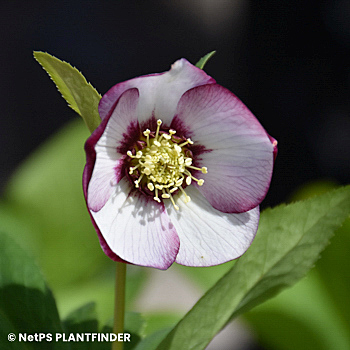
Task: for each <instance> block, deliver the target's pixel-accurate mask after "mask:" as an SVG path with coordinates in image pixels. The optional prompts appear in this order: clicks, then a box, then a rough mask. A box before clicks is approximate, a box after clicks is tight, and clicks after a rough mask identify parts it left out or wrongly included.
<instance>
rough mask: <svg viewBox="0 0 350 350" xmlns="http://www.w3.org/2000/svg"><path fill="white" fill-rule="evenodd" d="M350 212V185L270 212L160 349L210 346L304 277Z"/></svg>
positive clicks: (262, 218) (192, 348)
mask: <svg viewBox="0 0 350 350" xmlns="http://www.w3.org/2000/svg"><path fill="white" fill-rule="evenodd" d="M349 213H350V186H347V187H344V188H341V189H338V190H335V191H331V192H329V193H326V194H324V195H321V196H318V197H314V198H311V199H308V200H306V201H303V202H297V203H294V204H290V205H287V206H284V205H282V206H279V207H277V208H275V209H268V210H266V211H265V212H264V213H263V214H262V215H261V220H260V226H259V231H258V234H257V237H256V239H255V241H254V242H253V244H252V246H251V247H250V248H249V250H248V252H247V253H246V254H245V255H243V257H242V258H240V259H239V260H238V261H237V263H236V264H235V265H234V266H233V268H232V269H231V270H230V271H229V272H228V273H227V274H226V275H225V276H224V277H223V278H221V279H220V280H219V281H218V283H216V285H214V287H213V288H211V289H210V290H209V291H208V292H207V293H206V294H205V295H204V296H203V297H202V298H201V299H200V300H199V301H198V302H197V304H196V305H195V306H194V307H193V308H192V309H191V310H190V311H189V312H188V313H187V315H186V316H185V317H184V318H183V319H182V320H181V321H180V322H179V323H178V324H177V325H176V327H175V328H174V329H173V330H172V331H171V332H170V333H169V334H168V336H167V337H166V338H165V339H164V341H163V342H162V343H161V344H160V345H159V346H158V347H157V350H165V349H167V350H169V349H173V350H175V349H191V350H194V349H204V348H205V346H206V345H207V344H208V343H209V342H210V340H211V339H212V338H213V337H214V336H215V335H216V334H217V333H218V332H219V331H220V330H221V329H222V328H223V327H224V326H225V325H226V324H227V323H228V322H229V321H230V320H231V319H232V318H234V317H235V316H237V315H238V314H240V313H242V312H245V311H248V310H250V309H251V308H252V307H254V306H256V305H258V304H259V303H262V302H263V301H265V300H267V299H269V298H271V297H272V296H274V295H276V294H277V293H278V292H280V291H281V290H282V289H284V288H286V287H288V286H291V285H293V284H294V283H295V282H297V281H298V280H299V279H300V278H301V277H303V276H304V275H305V274H306V272H307V271H309V270H310V268H311V267H313V265H314V264H315V262H316V260H317V259H318V258H319V254H320V252H321V251H322V250H323V249H324V248H325V246H326V245H327V244H328V241H329V239H330V237H331V236H332V235H333V234H334V232H335V230H336V229H337V228H338V227H340V226H341V224H342V223H343V222H344V220H345V219H346V218H347V217H348V216H349Z"/></svg>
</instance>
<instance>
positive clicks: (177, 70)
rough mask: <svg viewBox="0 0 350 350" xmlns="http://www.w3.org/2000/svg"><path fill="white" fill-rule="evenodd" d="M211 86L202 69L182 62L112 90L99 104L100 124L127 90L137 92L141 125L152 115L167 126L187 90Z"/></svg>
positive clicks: (124, 83) (209, 79)
mask: <svg viewBox="0 0 350 350" xmlns="http://www.w3.org/2000/svg"><path fill="white" fill-rule="evenodd" d="M213 83H215V80H214V79H213V78H211V77H210V76H209V75H207V74H206V73H205V72H204V71H203V70H202V69H199V68H197V67H195V66H193V65H192V64H191V63H189V62H188V61H187V60H186V59H184V58H182V59H180V60H178V61H176V62H175V63H174V64H173V65H172V66H171V69H170V70H169V71H167V72H165V73H159V74H150V75H145V76H142V77H138V78H134V79H131V80H128V81H125V82H123V83H119V84H117V85H115V86H113V87H112V88H111V89H110V90H109V91H108V92H107V93H106V94H105V95H103V97H102V99H101V101H100V104H99V113H100V117H101V119H102V120H103V119H105V118H108V117H109V115H110V114H111V113H112V111H113V109H114V108H115V106H116V101H117V100H118V99H119V97H120V95H121V94H122V93H123V92H124V91H126V90H128V89H130V88H137V89H138V90H139V92H140V100H139V105H138V119H139V122H140V123H144V122H146V121H147V120H148V119H149V118H150V117H151V116H152V115H153V116H154V117H155V118H156V119H161V120H162V121H163V123H164V124H166V125H169V124H170V122H171V120H172V118H173V116H174V113H175V110H176V106H177V103H178V102H179V99H180V98H181V96H182V95H183V94H184V93H185V92H186V91H187V90H189V89H191V88H193V87H195V86H200V85H203V84H213Z"/></svg>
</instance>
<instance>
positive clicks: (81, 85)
mask: <svg viewBox="0 0 350 350" xmlns="http://www.w3.org/2000/svg"><path fill="white" fill-rule="evenodd" d="M34 57H35V59H36V60H37V61H38V62H39V63H40V64H41V65H42V67H43V68H44V69H45V71H46V72H47V73H48V74H49V76H50V77H51V79H52V80H53V81H54V83H55V84H56V86H57V88H58V90H59V91H60V92H61V94H62V97H63V98H64V99H65V100H66V101H67V102H68V105H69V107H71V108H72V109H73V110H74V111H75V112H77V113H78V114H79V115H80V116H81V117H82V118H83V120H84V122H85V124H86V126H87V127H88V128H89V130H90V132H93V131H94V130H95V129H96V128H97V127H98V126H99V125H100V123H101V119H100V116H99V114H98V103H99V101H100V99H101V95H100V94H99V93H98V92H97V91H96V89H95V88H94V87H93V86H92V85H91V84H90V83H88V82H87V81H86V79H85V78H84V76H83V75H82V74H81V73H80V72H79V71H78V70H77V69H76V68H74V67H72V66H71V65H70V64H69V63H67V62H64V61H61V60H59V59H58V58H56V57H54V56H51V55H49V54H48V53H46V52H39V51H36V52H34Z"/></svg>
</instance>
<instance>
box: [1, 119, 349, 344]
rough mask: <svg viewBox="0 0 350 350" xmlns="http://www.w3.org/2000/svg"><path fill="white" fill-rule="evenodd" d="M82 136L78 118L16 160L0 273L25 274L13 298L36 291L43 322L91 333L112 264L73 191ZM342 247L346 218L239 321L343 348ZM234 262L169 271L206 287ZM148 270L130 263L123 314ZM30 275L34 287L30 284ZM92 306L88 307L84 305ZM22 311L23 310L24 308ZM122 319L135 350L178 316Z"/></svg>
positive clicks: (277, 340) (282, 336) (107, 294)
mask: <svg viewBox="0 0 350 350" xmlns="http://www.w3.org/2000/svg"><path fill="white" fill-rule="evenodd" d="M88 136H89V131H88V130H86V127H85V126H84V125H83V123H81V122H80V121H78V120H77V121H73V122H71V123H69V124H67V125H66V126H65V127H64V128H63V129H62V130H60V131H59V132H58V133H57V134H56V135H54V136H53V137H52V138H50V139H49V140H47V141H46V142H45V143H44V144H43V145H42V146H41V147H40V148H39V149H38V150H37V151H36V152H34V153H33V154H32V155H31V156H30V157H29V158H28V159H27V160H26V161H25V162H23V164H21V166H20V167H19V168H18V170H17V171H16V172H15V174H14V175H13V177H12V178H11V180H10V182H9V184H8V187H7V189H6V191H5V195H4V198H3V199H2V200H1V202H0V231H2V232H4V235H2V236H0V237H2V238H1V239H2V240H3V241H2V242H1V245H0V249H1V257H2V260H1V262H2V265H0V266H1V274H0V278H2V281H4V278H5V277H6V274H4V271H7V272H9V271H10V272H11V271H12V272H13V273H14V275H15V271H22V272H23V271H24V272H23V273H26V276H27V277H26V279H25V281H23V280H21V279H19V280H18V281H19V282H18V283H19V284H23V286H24V287H22V288H24V289H23V290H22V291H15V294H14V295H17V296H18V298H17V299H19V300H21V299H22V296H23V293H25V294H26V295H30V293H31V292H30V289H33V288H34V290H36V291H37V292H35V294H36V296H35V298H36V300H37V302H39V301H40V303H42V306H43V307H44V308H46V311H47V312H49V313H50V315H46V316H45V317H51V318H52V317H53V321H50V322H51V323H52V322H53V323H52V324H53V326H52V327H58V328H57V329H60V327H66V328H67V329H75V328H74V327H78V328H79V327H84V324H86V325H90V326H89V327H92V324H94V326H93V328H94V329H98V328H96V327H98V326H97V325H98V324H105V323H106V321H107V320H108V319H109V318H110V317H111V316H112V310H113V307H112V306H111V303H112V300H113V290H114V263H113V262H112V261H111V260H110V259H108V258H107V257H106V256H105V255H104V254H103V252H102V250H101V248H100V246H99V243H98V239H97V235H96V233H95V230H94V229H93V227H92V225H91V222H90V217H89V215H88V212H87V209H86V205H85V201H84V196H83V191H82V185H81V177H82V171H83V167H84V164H85V154H84V150H83V144H84V142H85V140H86V139H87V137H88ZM334 187H336V186H335V185H334V184H332V183H331V182H320V183H316V184H315V183H314V184H310V185H308V186H306V187H305V188H302V189H300V191H299V192H297V193H296V194H295V196H294V197H293V198H292V199H293V200H297V199H305V198H307V197H310V196H313V195H316V194H321V193H325V192H327V191H328V190H330V189H332V188H334ZM264 215H265V214H264ZM5 233H6V234H5ZM4 237H5V238H4ZM13 241H15V242H17V243H13ZM349 245H350V223H349V220H348V221H346V223H345V224H344V225H343V226H342V228H340V229H339V230H338V231H337V232H336V235H335V237H334V238H333V239H332V244H331V245H330V246H328V247H327V249H326V250H325V252H324V253H323V258H322V259H321V260H320V261H319V262H318V263H317V266H316V269H314V270H313V271H312V273H311V274H309V275H308V277H307V278H305V279H304V280H302V281H301V282H299V283H298V284H297V285H296V286H295V287H294V288H291V289H289V290H287V291H285V292H283V293H281V294H280V295H279V296H277V297H276V298H274V299H272V300H270V301H268V302H266V303H264V304H262V305H260V306H258V307H256V308H255V309H254V310H253V311H251V312H249V313H248V314H247V316H246V319H247V321H248V322H249V323H250V325H251V326H252V327H253V329H254V331H255V332H256V334H257V338H258V339H259V340H260V341H261V342H262V343H263V344H264V345H265V346H267V347H268V348H269V349H270V348H271V349H282V350H283V349H296V348H297V349H301V350H303V349H310V348H319V349H331V348H332V349H333V348H334V349H335V348H336V349H344V350H345V349H347V347H349V344H350V340H349V334H350V329H349V324H350V305H349V303H347V302H344V300H345V301H346V300H347V297H348V295H349V293H350V287H349V278H348V272H347V267H348V266H349V254H348V251H349ZM5 247H9V248H6V249H5ZM11 247H12V248H11ZM252 247H253V246H252ZM23 248H24V250H26V251H29V255H32V256H33V257H34V258H35V260H36V261H37V264H38V265H39V266H40V269H41V270H42V271H43V274H44V276H45V278H44V277H42V276H41V274H40V273H39V272H38V271H39V269H38V268H37V267H36V265H35V263H33V262H32V261H33V259H32V258H29V257H28V256H27V254H26V253H24V252H22V250H23ZM10 256H11V257H12V258H11V257H10ZM248 258H249V257H248ZM248 258H247V259H248ZM13 259H18V261H17V260H13ZM253 260H254V259H253ZM7 261H12V262H13V265H11V263H7ZM243 263H244V259H243V262H242V263H241V264H243ZM235 265H237V264H235V263H234V262H230V263H227V264H224V265H220V266H215V267H209V268H187V267H183V266H177V267H176V269H177V270H178V271H180V272H181V273H183V274H185V275H186V276H187V277H189V278H190V279H191V280H192V281H193V283H195V284H196V285H197V286H198V287H199V288H201V289H202V290H203V291H206V290H208V289H209V288H210V287H212V286H213V285H214V284H215V283H216V282H217V281H218V280H219V279H220V278H221V277H222V276H224V275H225V273H227V272H228V271H229V270H230V269H232V267H235ZM238 265H239V264H238ZM11 266H12V267H11ZM237 268H239V267H237ZM18 273H20V272H18ZM149 273H150V270H149V269H145V268H139V267H137V266H128V274H127V276H128V277H127V298H128V299H127V309H129V310H132V308H133V302H134V301H135V299H136V298H137V297H138V295H139V293H140V292H141V291H142V286H143V285H144V283H145V282H146V281H147V278H148V275H149ZM164 273H166V272H164ZM10 275H11V274H10ZM4 276H5V277H4ZM38 276H39V277H38ZM6 278H7V277H6ZM11 278H12V277H11ZM32 279H33V281H36V282H30V281H31V280H32ZM44 280H46V281H48V284H49V285H50V287H51V288H52V290H53V292H54V295H55V297H56V303H57V306H58V310H59V313H60V315H61V319H65V321H60V320H59V319H58V313H57V311H55V310H56V303H55V300H54V299H53V298H52V295H51V292H50V291H49V290H48V288H47V286H46V283H45V282H44ZM0 281H1V280H0ZM6 283H7V282H6ZM28 283H29V284H28ZM231 283H232V282H231ZM7 284H8V283H7ZM33 286H34V287H33ZM0 288H1V285H0ZM227 288H228V287H227ZM230 288H231V287H230ZM3 293H7V292H6V291H5V292H4V291H3ZM11 293H12V292H11ZM16 293H17V294H16ZM18 293H19V294H18ZM21 293H22V294H21ZM8 295H9V294H8V293H7V294H6V299H8ZM219 299H220V298H219ZM248 299H249V298H248ZM3 300H5V299H4V298H3ZM91 301H94V302H95V303H96V305H92V304H87V303H89V302H91ZM45 305H46V306H45ZM25 307H26V308H27V309H28V310H31V309H30V305H29V306H28V305H26V306H25ZM78 308H80V309H79V310H78V311H76V312H73V313H72V310H76V309H78ZM6 310H8V308H7V309H6ZM46 311H45V310H44V311H43V315H45V312H46ZM2 312H3V311H2ZM67 315H68V317H67V318H66V316H67ZM27 316H28V319H29V320H30V319H32V318H33V317H36V316H35V313H34V314H33V315H32V316H31V317H29V314H26V313H24V314H23V318H25V317H27ZM1 317H2V318H1ZM45 317H44V319H45ZM130 317H131V318H130V319H129V321H128V322H129V327H130V328H132V329H134V330H135V332H136V333H138V336H139V337H140V338H139V340H140V341H139V342H138V343H137V344H134V345H137V349H152V348H153V349H154V348H155V347H156V346H157V344H159V342H160V341H161V340H162V339H163V338H164V337H165V336H166V334H167V333H168V331H169V330H170V329H171V328H172V325H174V324H175V323H176V322H177V321H178V320H179V316H178V314H176V313H174V312H173V313H168V314H167V313H164V314H152V313H150V314H148V315H146V317H144V318H143V320H141V319H140V317H139V316H136V317H133V316H130ZM0 320H1V324H2V327H1V328H2V330H3V331H4V332H7V331H8V332H10V330H11V329H13V323H12V321H11V320H9V319H8V318H7V316H6V317H5V316H4V315H3V314H1V313H0ZM101 320H102V322H101ZM80 321H81V322H80ZM40 322H41V321H40ZM40 322H39V325H40ZM50 322H49V323H48V324H50ZM128 322H127V323H128ZM82 324H83V325H82ZM48 327H49V326H48ZM50 327H51V326H50ZM72 327H73V328H72ZM55 329H56V328H55ZM79 329H80V328H79ZM82 329H87V328H82ZM99 329H100V328H99ZM145 336H146V337H145ZM144 337H145V338H144ZM0 344H1V343H0ZM7 345H8V343H7ZM14 349H15V348H14ZM18 349H20V348H18Z"/></svg>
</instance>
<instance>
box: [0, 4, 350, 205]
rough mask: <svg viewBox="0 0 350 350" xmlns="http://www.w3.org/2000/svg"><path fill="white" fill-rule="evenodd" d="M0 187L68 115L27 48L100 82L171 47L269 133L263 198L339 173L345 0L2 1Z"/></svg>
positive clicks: (346, 76)
mask: <svg viewBox="0 0 350 350" xmlns="http://www.w3.org/2000/svg"><path fill="white" fill-rule="evenodd" d="M0 15H1V21H0V28H1V29H0V33H1V36H0V41H1V50H0V77H1V83H0V88H1V93H0V106H1V116H0V147H1V152H0V157H1V158H0V162H1V168H0V190H1V189H3V188H4V185H5V183H6V180H7V179H8V178H9V176H10V174H11V172H12V171H13V170H14V169H15V168H16V166H17V165H18V164H19V163H20V162H21V160H23V159H24V158H25V157H26V156H27V155H28V154H29V153H30V152H31V151H32V150H34V149H35V148H36V147H37V146H38V145H39V144H40V143H41V142H42V141H43V140H45V139H46V138H47V137H48V136H49V135H51V134H53V133H54V132H55V131H57V130H58V129H59V127H60V126H61V125H63V124H64V123H65V122H67V121H69V120H71V119H73V118H76V115H75V113H74V112H73V111H71V110H70V109H69V108H68V107H67V106H66V102H65V101H64V100H63V99H62V98H61V97H60V95H59V94H58V93H57V91H56V89H55V87H54V85H53V83H52V82H51V81H50V79H48V77H47V75H46V73H45V72H44V71H43V70H42V69H41V67H40V66H39V65H38V63H37V62H36V61H35V60H34V59H33V57H32V51H33V50H39V51H46V52H49V53H51V54H52V55H54V56H56V57H58V58H60V59H62V60H65V61H67V62H70V63H71V64H72V65H74V66H75V67H77V68H78V69H79V70H80V71H82V72H83V74H84V75H85V77H86V78H87V79H88V81H90V82H91V83H92V85H93V86H95V87H96V89H97V90H98V91H99V92H100V93H101V94H103V93H105V92H106V91H107V90H108V89H109V88H110V87H111V86H113V85H114V84H116V83H118V82H120V81H123V80H127V79H130V78H133V77H135V76H138V75H143V74H148V73H154V72H162V71H165V70H168V69H169V67H170V65H171V64H172V63H173V62H174V61H175V60H176V59H178V58H181V57H185V58H187V59H188V60H189V61H190V62H192V63H196V62H197V60H198V59H199V58H200V57H201V56H203V55H204V54H206V53H208V52H210V51H212V50H217V54H216V55H215V56H214V57H213V58H212V59H211V61H210V62H209V63H208V64H207V66H206V68H205V70H206V71H207V73H208V74H210V75H211V76H213V77H214V78H215V79H216V80H217V82H218V83H219V84H221V85H223V86H225V87H227V88H228V89H230V90H231V91H232V92H234V93H235V94H236V95H237V96H239V97H240V98H241V99H242V101H243V102H244V103H245V104H246V105H247V106H248V107H249V108H250V109H251V110H252V112H253V113H254V114H255V115H256V116H257V118H258V119H259V120H260V122H261V123H262V124H263V126H264V127H265V129H266V130H267V131H268V133H269V134H271V135H272V136H273V137H275V138H276V139H277V140H278V141H279V155H278V157H277V162H276V164H275V172H274V176H273V181H272V185H271V189H270V192H269V194H268V196H267V198H266V200H265V201H264V204H263V205H264V206H267V205H275V204H277V203H280V202H281V201H284V200H286V199H287V198H288V197H289V196H290V194H291V193H292V192H293V191H294V190H295V188H297V187H298V186H300V185H301V184H303V183H305V182H308V181H312V180H317V179H330V180H334V181H336V182H338V183H340V184H345V183H349V178H350V166H349V164H350V147H349V144H350V142H349V141H350V118H349V114H350V113H349V112H350V106H349V82H350V69H349V68H350V64H349V62H350V59H349V57H350V55H349V54H350V2H349V1H347V0H329V1H305V0H303V1H293V0H289V1H282V0H281V1H268V0H264V1H245V0H231V1H225V0H202V1H200V0H197V1H191V0H177V1H155V0H147V1H131V0H129V1H127V0H125V1H123V0H122V1H106V0H99V1H97V0H95V1H79V0H72V1H69V2H68V1H59V2H55V3H53V2H50V1H19V0H12V1H2V2H1V3H0Z"/></svg>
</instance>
